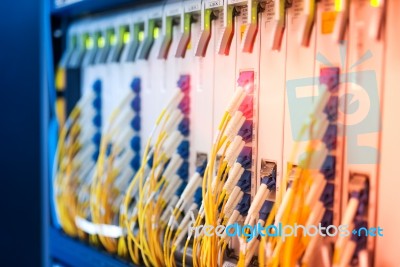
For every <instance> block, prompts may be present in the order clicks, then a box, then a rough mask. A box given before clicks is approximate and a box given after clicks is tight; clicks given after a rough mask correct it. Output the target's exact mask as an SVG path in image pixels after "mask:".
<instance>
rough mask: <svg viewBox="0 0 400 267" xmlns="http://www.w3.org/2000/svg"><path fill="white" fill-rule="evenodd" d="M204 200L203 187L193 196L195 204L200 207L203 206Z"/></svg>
mask: <svg viewBox="0 0 400 267" xmlns="http://www.w3.org/2000/svg"><path fill="white" fill-rule="evenodd" d="M202 200H203V189H202V188H201V187H199V188H197V189H196V192H194V196H193V203H196V204H197V206H198V207H200V205H201V201H202Z"/></svg>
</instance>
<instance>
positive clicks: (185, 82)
mask: <svg viewBox="0 0 400 267" xmlns="http://www.w3.org/2000/svg"><path fill="white" fill-rule="evenodd" d="M177 85H178V87H179V88H180V89H181V91H182V92H186V91H188V90H189V88H190V75H181V77H179V80H178V83H177Z"/></svg>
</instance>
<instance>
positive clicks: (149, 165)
mask: <svg viewBox="0 0 400 267" xmlns="http://www.w3.org/2000/svg"><path fill="white" fill-rule="evenodd" d="M153 161H154V154H151V156H150V158H149V159H148V160H147V166H148V167H150V168H151V167H153Z"/></svg>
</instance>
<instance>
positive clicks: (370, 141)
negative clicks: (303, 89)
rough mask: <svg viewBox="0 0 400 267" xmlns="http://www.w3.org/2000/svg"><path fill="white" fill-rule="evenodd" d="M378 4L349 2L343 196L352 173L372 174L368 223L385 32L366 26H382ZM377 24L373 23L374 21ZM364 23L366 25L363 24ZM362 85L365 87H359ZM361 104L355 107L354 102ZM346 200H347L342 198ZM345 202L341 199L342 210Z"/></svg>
mask: <svg viewBox="0 0 400 267" xmlns="http://www.w3.org/2000/svg"><path fill="white" fill-rule="evenodd" d="M374 11H376V10H375V7H373V6H371V5H370V2H369V1H353V2H351V3H350V6H349V35H351V36H352V39H351V40H350V42H349V47H348V49H349V51H348V62H347V64H348V65H347V68H348V72H349V73H348V75H347V87H346V93H347V97H346V101H347V103H346V111H345V112H346V118H345V120H346V127H345V136H346V138H347V140H346V145H345V153H344V168H343V170H344V174H345V175H344V179H343V193H342V197H344V198H345V197H346V195H347V194H348V192H349V188H348V185H349V184H350V178H351V177H350V176H349V175H348V174H350V173H366V174H368V176H369V204H368V219H367V221H368V224H369V225H376V211H377V188H378V179H379V177H378V165H377V163H378V162H379V153H380V152H379V149H380V148H379V139H380V137H379V136H380V132H381V117H380V112H381V100H380V99H382V94H383V91H382V82H383V81H382V77H383V76H382V75H383V72H382V67H383V53H384V41H385V38H386V36H385V35H379V37H378V36H377V35H375V34H374V35H371V34H370V33H369V32H367V31H364V30H362V29H363V27H368V28H376V29H379V28H381V27H383V26H382V24H381V22H379V21H375V20H371V19H370V14H371V13H374ZM372 24H374V25H372ZM361 25H364V26H361ZM360 88H363V89H364V90H360ZM354 101H358V103H360V106H358V107H357V109H356V110H353V109H354V106H353V103H354ZM367 105H368V106H367ZM343 201H344V200H343ZM345 205H346V202H342V207H343V210H344V209H345ZM374 247H375V242H374V240H373V239H372V238H369V239H368V240H367V251H368V253H367V254H368V256H367V258H369V259H370V261H371V260H373V258H374V255H373V253H371V251H374Z"/></svg>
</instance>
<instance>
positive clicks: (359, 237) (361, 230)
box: [350, 221, 369, 266]
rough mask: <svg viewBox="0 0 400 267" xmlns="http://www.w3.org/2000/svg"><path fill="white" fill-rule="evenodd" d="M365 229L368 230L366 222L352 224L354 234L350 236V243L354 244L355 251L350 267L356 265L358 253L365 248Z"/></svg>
mask: <svg viewBox="0 0 400 267" xmlns="http://www.w3.org/2000/svg"><path fill="white" fill-rule="evenodd" d="M365 229H369V228H368V223H367V222H366V221H355V222H354V230H353V231H355V234H352V235H351V241H353V242H355V243H356V249H355V251H354V254H353V258H352V259H351V262H350V264H351V266H356V265H358V257H357V255H358V253H359V252H360V251H361V250H364V249H365V248H366V247H367V239H368V238H367V236H366V235H367V234H368V233H365Z"/></svg>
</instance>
